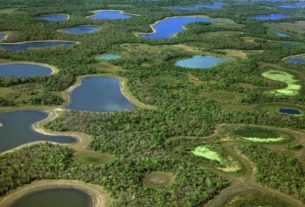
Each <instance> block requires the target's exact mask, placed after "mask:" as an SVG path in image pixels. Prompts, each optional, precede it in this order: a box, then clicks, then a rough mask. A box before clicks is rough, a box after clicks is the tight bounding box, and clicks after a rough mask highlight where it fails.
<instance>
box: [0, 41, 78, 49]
mask: <svg viewBox="0 0 305 207" xmlns="http://www.w3.org/2000/svg"><path fill="white" fill-rule="evenodd" d="M74 45H75V42H65V41H35V42H20V43H9V44H6V43H0V49H5V50H11V51H24V50H27V49H31V48H48V47H57V46H63V47H66V48H67V47H72V46H74Z"/></svg>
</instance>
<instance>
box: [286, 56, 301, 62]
mask: <svg viewBox="0 0 305 207" xmlns="http://www.w3.org/2000/svg"><path fill="white" fill-rule="evenodd" d="M287 61H288V62H289V63H305V58H304V57H289V58H287Z"/></svg>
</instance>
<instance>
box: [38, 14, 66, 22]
mask: <svg viewBox="0 0 305 207" xmlns="http://www.w3.org/2000/svg"><path fill="white" fill-rule="evenodd" d="M68 17H69V16H68V15H66V14H51V15H43V16H40V17H39V18H40V19H42V20H44V21H48V22H65V21H67V20H68Z"/></svg>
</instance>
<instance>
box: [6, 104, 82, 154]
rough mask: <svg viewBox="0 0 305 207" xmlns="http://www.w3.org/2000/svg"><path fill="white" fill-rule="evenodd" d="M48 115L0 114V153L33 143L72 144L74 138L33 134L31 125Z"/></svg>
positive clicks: (30, 112)
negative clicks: (0, 125)
mask: <svg viewBox="0 0 305 207" xmlns="http://www.w3.org/2000/svg"><path fill="white" fill-rule="evenodd" d="M47 116H48V114H47V113H45V112H40V111H30V110H23V111H13V112H0V122H1V123H2V124H3V126H2V127H0V152H4V151H7V150H10V149H13V148H15V147H18V146H21V145H23V144H27V143H30V142H35V141H52V142H57V143H67V144H69V143H74V142H76V141H77V139H76V138H74V137H68V136H48V135H43V134H40V133H37V132H35V131H34V130H33V129H32V124H34V123H35V122H37V121H40V120H43V119H45V118H47Z"/></svg>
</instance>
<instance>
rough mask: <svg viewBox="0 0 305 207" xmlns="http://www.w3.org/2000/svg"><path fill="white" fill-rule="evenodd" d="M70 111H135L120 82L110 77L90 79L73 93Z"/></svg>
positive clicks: (84, 80) (69, 106)
mask: <svg viewBox="0 0 305 207" xmlns="http://www.w3.org/2000/svg"><path fill="white" fill-rule="evenodd" d="M67 108H68V109H75V110H80V111H92V112H113V111H123V110H127V109H133V108H134V105H133V104H132V103H130V102H129V100H128V99H127V98H126V97H125V96H124V94H123V93H122V90H121V86H120V80H119V79H116V78H108V77H89V78H84V79H83V80H82V81H81V85H79V86H78V87H76V88H75V89H74V90H73V91H72V92H71V101H70V103H69V104H68V106H67Z"/></svg>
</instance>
